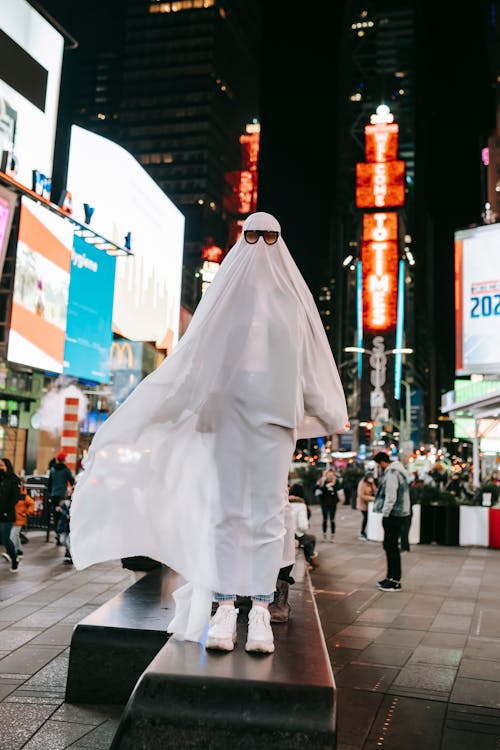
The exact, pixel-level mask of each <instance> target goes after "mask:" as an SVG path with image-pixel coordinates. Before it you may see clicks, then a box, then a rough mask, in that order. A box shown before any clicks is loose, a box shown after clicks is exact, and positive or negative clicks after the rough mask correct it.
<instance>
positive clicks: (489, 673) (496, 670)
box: [458, 659, 500, 682]
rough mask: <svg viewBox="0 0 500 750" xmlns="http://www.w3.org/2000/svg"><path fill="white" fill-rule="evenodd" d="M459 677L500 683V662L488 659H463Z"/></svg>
mask: <svg viewBox="0 0 500 750" xmlns="http://www.w3.org/2000/svg"><path fill="white" fill-rule="evenodd" d="M458 677H470V678H471V679H473V680H491V681H492V682H500V661H487V660H486V659H479V660H477V659H462V662H461V664H460V669H459V670H458Z"/></svg>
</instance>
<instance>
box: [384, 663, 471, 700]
mask: <svg viewBox="0 0 500 750" xmlns="http://www.w3.org/2000/svg"><path fill="white" fill-rule="evenodd" d="M456 673H457V670H456V668H454V667H441V666H433V667H432V669H429V665H428V664H407V665H406V667H403V669H401V671H400V672H399V674H398V675H397V676H396V677H395V679H394V682H393V683H392V684H391V692H397V691H398V689H399V688H404V694H405V695H409V694H414V695H418V696H421V695H422V694H425V693H426V692H427V693H428V694H429V697H431V693H432V694H433V695H434V699H436V697H438V696H439V697H440V698H441V699H443V698H444V697H447V696H448V695H449V694H450V692H451V690H452V688H453V683H454V681H455V676H456Z"/></svg>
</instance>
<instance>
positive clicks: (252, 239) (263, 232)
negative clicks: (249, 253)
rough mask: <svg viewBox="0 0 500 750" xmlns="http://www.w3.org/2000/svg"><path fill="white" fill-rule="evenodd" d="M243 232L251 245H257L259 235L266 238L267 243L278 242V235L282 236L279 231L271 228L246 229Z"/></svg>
mask: <svg viewBox="0 0 500 750" xmlns="http://www.w3.org/2000/svg"><path fill="white" fill-rule="evenodd" d="M243 234H244V235H245V240H246V241H247V242H248V244H249V245H255V243H256V242H257V241H258V239H259V237H263V238H264V242H265V243H266V245H274V244H275V243H276V242H278V237H279V236H280V233H279V232H274V231H272V230H270V229H246V230H245V231H244V232H243Z"/></svg>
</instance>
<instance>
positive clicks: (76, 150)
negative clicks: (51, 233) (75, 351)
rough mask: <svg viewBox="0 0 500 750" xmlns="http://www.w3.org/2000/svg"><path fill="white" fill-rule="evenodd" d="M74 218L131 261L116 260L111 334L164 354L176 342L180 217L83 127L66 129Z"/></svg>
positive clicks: (122, 156) (127, 160) (127, 158)
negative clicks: (127, 249) (88, 211)
mask: <svg viewBox="0 0 500 750" xmlns="http://www.w3.org/2000/svg"><path fill="white" fill-rule="evenodd" d="M67 186H68V190H69V191H71V194H72V198H73V211H74V213H73V216H74V218H76V219H77V220H78V221H80V222H81V223H82V224H83V223H85V209H84V204H87V205H88V206H90V207H91V208H93V209H94V211H93V214H92V218H91V222H90V226H91V227H92V228H93V229H94V230H95V231H97V232H99V233H101V234H102V235H103V236H104V237H106V238H107V239H109V240H112V241H113V242H116V243H117V244H119V245H123V244H124V242H125V237H126V236H127V235H129V233H130V246H131V250H132V253H133V255H132V256H129V257H125V256H118V257H117V259H116V278H115V294H114V305H113V330H114V332H115V333H117V334H118V335H120V336H123V337H125V338H128V339H131V340H133V341H153V342H155V344H156V346H157V347H158V348H159V349H166V350H167V351H170V349H171V348H172V346H173V345H174V344H175V343H176V341H177V339H178V337H179V313H180V295H181V277H182V254H183V245H184V215H183V214H182V213H181V212H180V211H179V210H178V209H177V208H176V207H175V206H174V204H173V203H172V201H171V200H170V199H169V198H167V196H166V195H165V193H164V192H163V191H162V190H161V188H160V187H159V186H158V185H157V184H156V183H155V182H154V180H153V179H152V178H151V177H150V176H149V175H148V174H147V172H146V171H145V170H144V169H143V168H142V167H141V165H140V164H139V163H138V162H137V161H136V159H134V157H133V156H132V155H131V154H129V153H128V151H125V150H124V149H123V148H121V147H120V146H118V145H117V144H116V143H113V142H112V141H110V140H108V139H106V138H102V137H101V136H98V135H95V134H94V133H91V132H89V131H88V130H85V129H83V128H80V127H77V126H73V127H72V129H71V146H70V155H69V167H68V178H67Z"/></svg>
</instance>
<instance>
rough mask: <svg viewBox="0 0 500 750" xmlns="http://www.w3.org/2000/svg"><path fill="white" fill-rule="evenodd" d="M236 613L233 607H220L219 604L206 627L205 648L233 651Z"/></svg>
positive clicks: (225, 605)
mask: <svg viewBox="0 0 500 750" xmlns="http://www.w3.org/2000/svg"><path fill="white" fill-rule="evenodd" d="M238 611H239V610H237V609H236V608H235V607H233V606H229V605H227V604H224V605H222V606H221V605H220V604H219V606H218V607H217V611H216V613H215V615H214V616H213V617H212V619H211V620H210V623H209V626H208V634H207V640H206V643H205V648H213V649H217V650H218V651H232V650H233V649H234V644H235V643H236V620H237V619H238Z"/></svg>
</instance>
